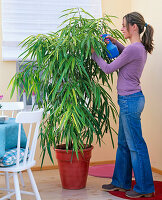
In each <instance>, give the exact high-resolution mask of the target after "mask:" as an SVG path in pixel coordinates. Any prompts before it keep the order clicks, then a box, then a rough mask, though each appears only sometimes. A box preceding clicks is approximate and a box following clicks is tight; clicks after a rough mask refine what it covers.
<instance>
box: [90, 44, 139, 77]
mask: <svg viewBox="0 0 162 200" xmlns="http://www.w3.org/2000/svg"><path fill="white" fill-rule="evenodd" d="M135 51H136V49H135V48H133V47H131V46H127V47H126V48H125V49H124V50H123V52H122V53H121V54H120V55H119V56H118V57H117V58H116V59H115V60H114V61H113V62H111V63H110V64H108V63H107V62H105V60H103V59H102V58H101V57H100V56H97V54H96V53H95V52H93V53H92V59H93V60H94V61H95V62H96V63H97V64H98V65H99V66H100V68H101V69H102V71H104V72H105V73H106V74H110V73H112V72H114V71H116V70H118V69H120V68H121V67H123V66H124V65H126V64H128V63H130V62H131V61H133V60H134V59H135V57H134V55H135V54H136V53H135Z"/></svg>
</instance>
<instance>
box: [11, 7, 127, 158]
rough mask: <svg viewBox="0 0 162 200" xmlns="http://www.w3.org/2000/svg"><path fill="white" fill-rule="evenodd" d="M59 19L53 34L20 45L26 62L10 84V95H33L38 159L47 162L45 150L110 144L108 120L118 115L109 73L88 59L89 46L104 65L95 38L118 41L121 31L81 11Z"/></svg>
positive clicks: (33, 37)
mask: <svg viewBox="0 0 162 200" xmlns="http://www.w3.org/2000/svg"><path fill="white" fill-rule="evenodd" d="M61 17H62V18H65V19H64V21H63V23H62V24H61V25H60V27H59V29H58V31H56V32H51V33H47V34H38V35H31V36H29V37H27V38H26V39H25V40H24V41H22V43H21V44H20V45H21V46H22V47H23V48H25V50H24V52H23V53H22V54H21V55H20V57H21V58H22V66H23V62H24V61H26V60H29V58H30V61H28V62H27V63H25V65H26V67H25V68H24V70H23V71H21V72H19V73H16V74H15V75H14V77H13V78H12V80H11V82H10V84H12V92H11V96H12V95H13V93H14V91H15V89H16V88H17V89H18V88H19V87H20V85H23V87H24V89H25V91H26V93H27V95H28V96H29V95H30V94H31V93H32V91H34V92H35V94H36V102H37V104H38V107H43V108H44V115H43V122H42V124H41V134H40V137H41V147H42V157H43V159H44V155H45V153H46V151H48V153H49V156H50V158H51V161H52V162H53V158H52V155H51V146H52V147H54V148H56V147H57V146H58V145H59V144H63V143H64V144H65V147H66V150H68V149H72V150H74V151H75V152H76V153H77V151H78V150H79V149H80V150H81V151H82V150H83V148H85V146H86V147H87V146H90V145H91V144H92V142H93V141H94V136H95V138H97V142H98V143H99V145H101V142H102V138H103V136H104V134H105V133H109V134H110V137H111V140H112V144H113V145H114V143H113V133H114V132H115V133H116V131H115V130H114V129H113V127H112V125H111V124H112V123H111V120H110V117H111V116H112V119H113V120H114V122H116V118H117V116H118V112H117V109H116V106H115V104H114V102H113V100H112V97H111V94H112V93H111V91H112V84H113V73H112V74H109V75H107V74H105V73H104V72H103V71H102V70H101V69H100V68H99V67H98V65H97V64H96V63H95V62H94V61H93V60H92V56H91V46H93V48H94V49H95V52H96V53H97V55H100V56H102V58H103V59H105V60H106V61H107V62H108V63H110V62H112V60H110V59H109V58H108V57H107V54H106V47H105V43H104V41H102V40H101V37H100V35H101V34H103V33H109V34H111V35H112V36H113V37H114V38H116V39H117V40H120V41H124V38H123V35H122V34H121V32H120V31H119V30H117V29H116V28H112V27H113V26H114V24H113V21H112V18H114V16H108V15H105V16H104V17H101V18H98V19H96V18H94V17H93V16H92V15H91V14H89V13H87V12H86V11H85V10H83V9H82V8H72V9H67V10H65V11H63V15H62V16H61ZM33 66H35V67H33ZM21 95H22V93H21Z"/></svg>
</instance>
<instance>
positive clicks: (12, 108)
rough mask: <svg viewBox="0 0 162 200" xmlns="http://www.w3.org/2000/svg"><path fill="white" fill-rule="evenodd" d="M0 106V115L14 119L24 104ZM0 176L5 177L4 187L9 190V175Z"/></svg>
mask: <svg viewBox="0 0 162 200" xmlns="http://www.w3.org/2000/svg"><path fill="white" fill-rule="evenodd" d="M0 105H1V106H2V107H1V108H0V110H1V115H5V113H7V114H9V117H12V118H13V117H14V116H16V114H17V113H18V112H20V111H22V110H23V109H24V102H0ZM0 175H5V179H6V187H7V189H9V188H10V184H9V178H10V175H9V174H8V173H7V172H6V173H5V174H3V173H0ZM19 175H20V180H21V184H22V186H23V187H24V186H25V184H24V179H23V176H22V173H20V174H19Z"/></svg>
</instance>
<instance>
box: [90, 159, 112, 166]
mask: <svg viewBox="0 0 162 200" xmlns="http://www.w3.org/2000/svg"><path fill="white" fill-rule="evenodd" d="M104 164H115V160H107V161H96V162H90V166H94V165H104Z"/></svg>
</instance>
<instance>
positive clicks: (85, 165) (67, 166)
mask: <svg viewBox="0 0 162 200" xmlns="http://www.w3.org/2000/svg"><path fill="white" fill-rule="evenodd" d="M92 149H93V146H91V147H89V148H87V149H84V150H83V154H81V152H78V154H79V160H78V159H77V157H76V153H75V152H74V153H73V155H72V150H68V152H66V150H64V149H61V148H59V149H55V152H56V158H57V161H58V167H59V172H60V178H61V183H62V187H63V188H65V189H70V190H75V189H81V188H84V187H86V182H87V176H88V169H89V161H90V158H91V151H92Z"/></svg>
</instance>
